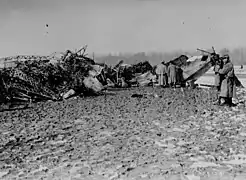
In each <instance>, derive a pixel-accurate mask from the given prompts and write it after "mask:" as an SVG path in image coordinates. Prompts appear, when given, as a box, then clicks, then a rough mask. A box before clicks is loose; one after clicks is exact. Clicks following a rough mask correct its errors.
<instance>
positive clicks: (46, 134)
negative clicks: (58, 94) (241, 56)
mask: <svg viewBox="0 0 246 180" xmlns="http://www.w3.org/2000/svg"><path fill="white" fill-rule="evenodd" d="M134 93H139V94H142V95H144V96H143V97H139V98H133V97H131V95H132V94H134ZM238 93H239V95H238V96H239V97H240V99H241V101H240V103H239V104H238V106H237V107H235V108H229V107H218V106H215V105H213V104H212V101H213V100H214V98H215V92H214V91H213V90H210V91H208V90H206V89H196V90H189V89H184V90H183V91H182V90H181V89H176V90H174V89H162V88H152V87H145V88H133V89H128V90H120V91H114V94H108V95H105V96H104V95H103V96H98V97H88V98H78V99H70V100H67V101H63V102H46V103H40V104H35V105H33V106H32V108H29V109H26V110H19V111H12V112H2V113H1V114H0V119H1V124H0V129H1V130H0V132H1V133H0V138H1V144H0V179H35V180H38V179H43V180H44V179H50V180H52V179H53V180H55V179H62V180H66V179H68V180H70V179H71V180H72V179H73V180H75V179H76V180H79V179H81V180H82V179H88V180H92V179H95V180H102V179H105V180H107V179H138V180H140V179H145V180H147V179H153V180H180V179H181V180H187V179H188V180H200V179H202V180H214V179H216V180H217V179H223V180H225V179H228V180H232V179H233V177H235V178H234V180H239V179H240V180H242V179H246V168H245V164H246V161H245V159H246V148H245V140H246V122H245V119H246V114H245V112H246V110H245V99H246V94H245V91H244V90H238Z"/></svg>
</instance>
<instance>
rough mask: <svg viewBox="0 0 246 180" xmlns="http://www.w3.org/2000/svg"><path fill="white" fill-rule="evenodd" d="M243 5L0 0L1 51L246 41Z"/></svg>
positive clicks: (218, 0) (142, 48) (244, 0)
mask: <svg viewBox="0 0 246 180" xmlns="http://www.w3.org/2000/svg"><path fill="white" fill-rule="evenodd" d="M245 9H246V0H0V22H1V23H0V57H3V56H11V55H18V54H21V55H22V54H40V55H48V54H51V53H52V52H55V51H59V52H60V51H65V50H67V49H72V50H73V49H75V48H79V47H81V46H84V45H85V44H87V45H88V53H92V52H95V53H118V52H149V51H160V52H167V51H172V50H180V49H181V50H195V49H196V48H210V47H211V46H215V48H216V49H220V48H223V47H229V48H234V47H240V46H245V47H246V38H245V36H246V10H245ZM46 24H48V25H49V27H48V28H46ZM46 32H48V33H46Z"/></svg>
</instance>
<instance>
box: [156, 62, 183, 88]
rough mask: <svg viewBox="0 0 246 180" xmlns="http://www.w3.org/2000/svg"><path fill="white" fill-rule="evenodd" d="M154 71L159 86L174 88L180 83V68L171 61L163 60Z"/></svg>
mask: <svg viewBox="0 0 246 180" xmlns="http://www.w3.org/2000/svg"><path fill="white" fill-rule="evenodd" d="M155 73H156V74H157V78H158V85H159V86H162V87H174V88H176V86H177V85H178V84H181V83H182V69H181V68H180V67H178V66H175V65H174V64H172V63H165V62H164V61H163V62H162V63H160V64H158V65H157V67H156V70H155Z"/></svg>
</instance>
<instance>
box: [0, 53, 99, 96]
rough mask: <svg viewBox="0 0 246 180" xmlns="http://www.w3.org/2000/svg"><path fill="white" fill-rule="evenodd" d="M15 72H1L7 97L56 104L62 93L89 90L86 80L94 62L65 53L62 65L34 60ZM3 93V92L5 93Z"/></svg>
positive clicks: (11, 69)
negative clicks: (42, 100) (44, 100)
mask: <svg viewBox="0 0 246 180" xmlns="http://www.w3.org/2000/svg"><path fill="white" fill-rule="evenodd" d="M16 64H17V65H16V66H15V67H13V68H4V69H3V70H1V79H2V83H1V85H2V86H4V87H2V89H5V95H6V94H8V95H9V96H18V95H19V96H22V98H23V97H27V96H33V95H36V96H39V97H40V98H41V99H42V98H43V99H52V100H57V99H59V96H60V94H61V93H63V92H66V91H68V90H69V89H74V90H78V89H80V90H82V91H83V90H86V88H85V86H84V84H83V80H84V79H85V77H88V76H89V71H90V70H91V69H92V66H91V65H95V62H94V61H93V60H92V59H90V58H88V57H85V56H83V55H78V54H76V53H72V52H71V51H68V52H66V54H65V55H64V56H63V58H62V59H61V60H60V62H56V63H51V62H50V60H49V59H42V60H40V59H32V60H25V61H19V62H16ZM2 93H4V92H2Z"/></svg>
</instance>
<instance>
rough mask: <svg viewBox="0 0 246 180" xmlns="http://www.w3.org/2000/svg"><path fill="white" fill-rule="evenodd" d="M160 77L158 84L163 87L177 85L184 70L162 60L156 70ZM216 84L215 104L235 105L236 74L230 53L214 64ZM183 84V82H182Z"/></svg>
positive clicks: (180, 81)
mask: <svg viewBox="0 0 246 180" xmlns="http://www.w3.org/2000/svg"><path fill="white" fill-rule="evenodd" d="M155 72H156V74H157V78H158V85H159V86H162V87H174V88H175V87H176V85H177V84H180V83H182V74H183V72H182V70H181V68H180V67H178V66H175V65H174V64H172V63H165V62H162V63H160V64H158V65H157V67H156V70H155ZM214 72H215V86H216V87H217V91H218V100H217V101H216V102H215V104H218V105H221V106H223V105H229V106H235V104H233V102H232V98H233V97H234V96H235V93H236V92H235V82H234V81H235V74H234V66H233V64H232V62H231V61H230V57H229V55H228V54H226V55H224V56H222V57H221V58H220V60H218V61H216V64H215V66H214ZM181 85H182V84H181Z"/></svg>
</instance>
